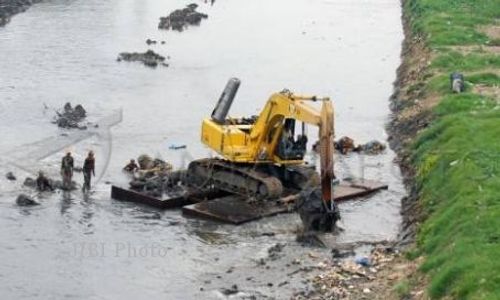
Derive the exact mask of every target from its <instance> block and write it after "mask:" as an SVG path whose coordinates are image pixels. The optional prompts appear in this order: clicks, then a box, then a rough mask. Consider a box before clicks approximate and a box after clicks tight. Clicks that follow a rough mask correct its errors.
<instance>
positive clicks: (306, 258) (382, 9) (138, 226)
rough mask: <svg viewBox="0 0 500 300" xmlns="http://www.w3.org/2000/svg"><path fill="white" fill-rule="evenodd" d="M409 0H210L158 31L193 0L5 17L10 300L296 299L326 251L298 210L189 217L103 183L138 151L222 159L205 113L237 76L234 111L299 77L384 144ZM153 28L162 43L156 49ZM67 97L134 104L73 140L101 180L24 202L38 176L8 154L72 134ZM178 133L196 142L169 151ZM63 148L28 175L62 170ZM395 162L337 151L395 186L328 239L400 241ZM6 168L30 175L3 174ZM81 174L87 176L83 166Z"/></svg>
mask: <svg viewBox="0 0 500 300" xmlns="http://www.w3.org/2000/svg"><path fill="white" fill-rule="evenodd" d="M399 2H400V1H398V0H354V1H352V0H328V1H325V0H318V1H316V0H315V1H309V0H294V1H285V0H276V1H272V2H270V1H264V0H255V1H242V0H237V1H223V0H218V1H216V3H215V5H214V6H213V7H210V6H209V5H206V4H204V3H203V2H202V1H200V5H201V7H200V11H204V12H207V13H208V14H209V19H208V20H204V21H203V22H202V24H201V26H200V27H198V28H197V27H193V28H189V29H188V30H186V31H185V32H183V33H180V34H179V33H174V32H166V31H158V30H157V25H158V23H157V22H158V18H159V17H160V16H165V15H167V13H168V12H170V11H171V10H173V9H176V8H179V7H182V6H184V5H186V4H188V2H185V1H159V0H156V1H155V0H148V1H133V0H110V1H97V0H88V1H62V0H47V1H44V2H43V3H41V4H37V5H34V6H33V7H32V8H30V9H29V10H28V11H27V12H25V13H22V14H19V15H17V16H15V17H14V18H13V19H12V22H11V23H9V24H8V25H7V26H6V27H4V28H0V57H1V59H0V132H1V139H2V143H1V145H0V153H2V162H1V164H0V165H1V166H0V173H1V174H2V176H1V178H0V237H1V241H0V257H1V261H0V291H1V295H2V298H4V299H61V298H76V299H117V298H121V299H137V298H149V299H195V298H198V299H202V298H203V299H223V298H224V297H225V296H224V295H223V294H221V293H220V292H219V290H220V289H221V288H230V287H231V286H232V285H233V284H237V285H238V288H239V290H240V291H242V292H241V293H240V294H238V295H236V297H240V298H244V297H246V296H248V295H254V296H256V297H257V299H260V298H266V297H270V298H273V297H274V298H276V299H287V298H289V297H290V295H291V294H293V293H294V292H295V291H296V290H298V289H301V288H303V287H304V286H305V284H304V283H303V282H302V279H303V276H305V277H307V276H309V275H310V274H304V273H301V272H298V273H294V274H291V273H293V272H294V271H296V270H297V269H299V268H300V267H303V266H309V265H311V266H315V265H317V264H318V262H319V261H320V260H321V258H327V257H329V251H328V250H319V249H310V248H304V247H302V246H300V245H299V244H297V243H296V242H295V231H296V230H297V228H299V227H300V220H299V218H298V217H297V216H296V215H295V214H289V215H281V216H278V217H274V218H268V219H264V220H262V221H259V222H253V223H249V224H246V225H243V226H240V227H234V226H229V225H221V224H217V223H213V222H209V221H202V220H196V219H185V218H183V217H182V216H181V214H180V212H179V211H157V210H154V209H151V208H148V207H142V206H136V205H133V204H129V203H121V202H116V201H113V200H111V199H110V197H109V188H110V186H109V185H108V184H106V181H109V182H113V183H122V182H124V181H125V178H123V175H122V174H121V172H120V169H121V167H122V166H123V165H124V163H125V162H126V161H127V160H128V159H129V158H130V157H134V156H137V155H138V154H141V153H145V152H146V153H151V154H154V155H159V156H161V157H163V158H164V159H167V160H169V161H172V162H174V164H175V165H176V166H177V167H181V166H182V165H185V163H186V162H187V161H188V160H189V159H190V158H198V157H204V156H207V155H210V151H209V150H208V149H206V148H204V147H203V146H202V145H201V144H200V142H199V130H200V121H201V119H202V118H203V117H205V116H207V115H208V114H209V113H210V112H211V110H212V109H213V105H214V103H215V101H216V100H217V98H218V96H219V93H220V92H221V90H222V88H223V86H224V84H225V82H226V80H227V79H228V78H229V77H231V76H237V77H239V78H240V79H241V80H242V82H243V84H242V86H241V88H240V92H239V94H238V96H237V99H236V100H235V103H234V105H233V108H232V110H231V115H250V114H255V113H257V112H258V111H259V109H260V108H261V107H262V106H263V105H264V103H265V101H266V100H267V97H268V96H269V95H270V94H271V93H272V92H276V91H279V90H281V89H283V88H288V89H291V90H293V91H296V92H299V93H305V94H310V93H314V94H317V95H327V96H331V97H332V98H333V99H334V103H335V117H336V122H335V125H336V133H337V136H338V137H340V136H342V135H348V136H351V137H352V138H354V139H355V140H356V141H357V142H367V141H369V140H371V139H378V140H385V139H386V133H385V130H384V126H385V124H386V123H387V120H388V117H389V116H388V115H389V108H388V104H389V102H388V97H389V95H390V94H391V92H392V82H393V81H394V79H395V75H396V68H397V66H398V64H399V54H400V45H401V40H402V37H403V36H402V29H401V22H400V5H399ZM148 38H152V39H155V40H158V41H162V40H164V41H166V43H165V45H161V44H157V45H151V46H149V47H148V46H147V45H146V44H145V41H146V39H148ZM148 48H150V49H153V50H155V51H156V52H158V53H160V54H162V55H164V56H170V57H171V59H170V67H169V68H157V69H149V68H146V67H144V66H143V65H141V64H138V63H137V64H136V63H124V62H121V63H118V62H116V61H115V59H116V57H117V55H118V53H119V52H122V51H129V52H132V51H145V50H147V49H148ZM66 101H72V102H73V103H82V104H83V105H84V106H85V107H86V108H87V110H88V111H89V113H90V114H91V115H93V116H92V117H95V118H97V116H105V115H107V114H111V113H112V112H114V111H116V110H117V109H120V108H121V109H123V121H122V122H121V123H120V124H119V125H117V126H115V127H113V129H112V131H111V135H110V136H107V135H101V136H98V137H93V138H90V139H88V140H86V141H83V142H81V143H79V144H77V145H73V146H71V147H69V149H71V150H73V151H74V152H75V157H76V161H77V163H78V164H81V163H82V159H83V157H84V154H85V153H84V152H85V151H86V150H88V149H94V150H95V151H96V153H97V168H98V173H99V174H100V173H102V174H103V175H102V178H101V179H100V181H99V182H98V183H97V185H96V187H95V191H94V193H92V194H91V195H90V196H89V197H83V196H82V194H81V193H80V192H78V191H77V192H73V193H70V194H61V193H56V194H46V195H39V196H37V197H39V201H40V202H41V205H40V206H37V207H34V208H19V207H17V206H16V205H15V204H14V202H15V197H16V196H17V194H18V193H19V191H20V190H23V188H22V187H20V182H19V181H20V180H21V181H22V179H23V178H24V177H25V176H27V175H29V174H28V172H27V171H26V170H21V169H19V168H17V167H15V166H13V165H12V164H8V163H6V162H5V160H8V158H9V156H10V155H12V156H13V157H14V156H15V154H16V153H20V150H19V149H24V150H23V151H25V150H26V147H23V148H20V147H21V146H22V145H24V144H27V143H33V142H36V141H38V140H42V139H44V138H47V137H51V136H58V135H60V134H61V133H64V131H62V130H60V129H57V128H56V127H55V125H53V124H51V123H50V120H51V117H52V115H53V109H55V108H58V107H61V106H62V105H63V104H64V102H66ZM44 104H45V105H44ZM309 134H310V136H314V135H315V134H316V131H315V129H313V128H310V129H309ZM311 140H314V139H313V138H311ZM171 144H186V145H187V147H188V148H187V149H186V150H178V151H173V150H169V149H168V148H169V146H170V145H171ZM33 147H34V146H33ZM108 152H110V153H111V156H110V160H109V165H107V168H106V169H105V166H106V164H105V163H104V161H105V160H107V158H106V157H107V153H108ZM61 153H62V151H59V152H57V153H56V154H54V155H52V156H50V157H48V158H47V159H45V160H43V161H41V162H39V164H38V165H36V166H32V168H31V169H30V170H28V171H31V172H33V171H34V170H35V169H38V168H43V169H44V170H46V172H47V173H49V175H51V176H57V168H58V166H57V163H58V161H59V158H60V155H61ZM393 158H394V153H393V152H392V151H387V152H386V153H385V154H383V155H379V156H359V155H351V156H347V157H337V165H336V172H337V174H340V176H341V177H347V176H356V177H359V176H362V175H364V176H365V177H366V178H369V179H379V180H382V181H384V182H387V183H388V184H389V186H390V188H389V190H387V191H383V192H380V193H377V194H376V195H375V196H373V197H369V198H364V199H358V200H356V201H351V202H347V203H343V204H342V205H341V213H342V217H343V221H342V223H341V226H342V227H343V228H344V229H345V231H344V232H342V233H341V234H339V235H337V236H330V237H329V239H330V240H332V241H334V242H335V243H339V244H343V243H350V242H357V241H380V240H391V239H394V238H395V237H396V235H397V232H398V229H399V225H400V220H401V219H400V216H399V208H400V199H401V197H402V196H403V195H404V188H403V186H402V183H401V177H400V175H399V172H398V169H397V166H395V165H394V164H393ZM313 159H314V158H311V160H313ZM7 171H13V172H14V173H15V174H16V175H17V176H18V178H20V180H18V181H17V182H9V181H7V180H6V179H5V178H4V176H3V174H5V173H6V172H7ZM76 179H77V180H78V181H79V182H80V183H81V181H82V178H81V175H79V174H77V175H76ZM24 191H25V192H30V191H29V190H24ZM267 232H272V233H274V235H273V236H268V235H262V233H267ZM276 243H283V244H286V246H285V247H284V248H283V250H282V251H281V252H280V253H279V254H278V256H277V258H276V259H275V260H270V259H268V257H267V256H268V250H267V249H268V248H269V247H271V246H273V245H275V244H276ZM311 251H312V252H314V253H317V255H318V256H319V257H320V258H319V259H316V258H315V255H309V254H310V252H311ZM261 258H264V259H265V262H266V265H259V261H260V259H261ZM295 259H300V260H301V264H300V265H297V264H293V263H292V262H293V261H294V260H295ZM287 274H291V275H287ZM285 282H288V283H285ZM270 284H272V286H270ZM280 284H282V285H281V286H278V285H280ZM232 297H235V296H234V295H233V296H232Z"/></svg>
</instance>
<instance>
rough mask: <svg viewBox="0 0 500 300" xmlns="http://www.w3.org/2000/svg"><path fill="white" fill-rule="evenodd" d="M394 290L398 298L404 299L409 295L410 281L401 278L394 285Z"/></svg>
mask: <svg viewBox="0 0 500 300" xmlns="http://www.w3.org/2000/svg"><path fill="white" fill-rule="evenodd" d="M394 291H395V292H396V294H397V295H398V297H399V298H400V299H404V298H406V297H408V295H410V291H411V288H410V282H409V281H408V280H407V279H404V280H401V281H400V282H398V283H397V284H396V285H395V286H394Z"/></svg>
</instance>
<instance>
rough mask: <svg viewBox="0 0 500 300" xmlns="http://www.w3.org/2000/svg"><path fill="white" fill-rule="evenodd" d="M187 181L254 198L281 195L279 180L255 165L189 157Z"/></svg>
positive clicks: (268, 197)
mask: <svg viewBox="0 0 500 300" xmlns="http://www.w3.org/2000/svg"><path fill="white" fill-rule="evenodd" d="M187 180H188V184H189V185H191V186H194V187H198V188H201V189H205V188H215V189H220V190H223V191H227V192H230V193H234V194H238V195H242V196H247V197H249V198H256V199H259V200H261V199H275V198H278V197H280V196H281V195H282V193H283V186H282V184H281V181H280V180H279V179H278V178H277V177H274V176H271V175H269V174H267V173H266V172H262V171H259V170H257V169H256V168H255V167H252V166H248V165H242V164H236V163H231V162H228V161H225V160H222V159H217V158H207V159H199V160H195V161H192V162H191V163H190V164H189V167H188V174H187Z"/></svg>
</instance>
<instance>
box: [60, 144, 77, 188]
mask: <svg viewBox="0 0 500 300" xmlns="http://www.w3.org/2000/svg"><path fill="white" fill-rule="evenodd" d="M73 169H74V160H73V157H72V156H71V152H69V151H68V152H67V153H66V155H65V156H64V157H63V159H62V161H61V176H62V180H63V189H65V190H69V189H70V188H71V181H72V179H73Z"/></svg>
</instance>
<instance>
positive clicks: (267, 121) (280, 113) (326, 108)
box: [250, 92, 335, 206]
mask: <svg viewBox="0 0 500 300" xmlns="http://www.w3.org/2000/svg"><path fill="white" fill-rule="evenodd" d="M311 102H321V110H319V111H318V110H317V109H315V108H314V107H313V106H311V105H310V104H309V103H311ZM333 116H334V115H333V106H332V102H331V100H330V99H329V98H326V97H325V98H317V97H315V96H297V95H293V94H291V93H289V92H282V93H278V94H274V95H272V96H271V98H270V99H269V101H268V102H267V104H266V106H265V107H264V109H263V110H262V112H261V114H260V115H259V118H258V119H257V121H256V122H255V124H254V126H253V128H252V131H251V133H250V139H251V141H252V142H253V144H255V145H256V146H255V148H254V153H253V155H254V157H255V159H256V160H257V159H258V157H262V155H261V153H262V151H267V156H266V157H269V156H272V155H273V154H274V153H276V147H277V144H278V142H277V140H278V138H277V136H279V135H280V134H281V132H282V127H283V119H293V120H297V121H302V122H304V123H307V124H311V125H314V126H318V127H319V149H320V169H321V191H322V192H321V194H322V200H323V201H324V203H325V204H327V205H328V206H331V201H332V180H333V179H334V177H335V175H334V171H333V165H334V163H333V138H334V125H333V124H334V120H333ZM276 124H278V126H277V127H276ZM273 131H274V135H275V137H273V138H272V139H271V141H270V142H269V143H268V142H267V141H266V136H268V134H269V133H272V132H273ZM264 149H265V150H264ZM275 160H277V158H275Z"/></svg>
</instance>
